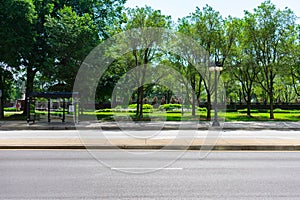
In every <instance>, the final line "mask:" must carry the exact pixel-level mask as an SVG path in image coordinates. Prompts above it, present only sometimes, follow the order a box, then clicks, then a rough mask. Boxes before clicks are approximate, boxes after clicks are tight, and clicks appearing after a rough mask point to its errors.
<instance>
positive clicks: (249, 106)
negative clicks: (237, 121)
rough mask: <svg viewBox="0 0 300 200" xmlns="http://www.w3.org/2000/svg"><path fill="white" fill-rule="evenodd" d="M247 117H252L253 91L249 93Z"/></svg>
mask: <svg viewBox="0 0 300 200" xmlns="http://www.w3.org/2000/svg"><path fill="white" fill-rule="evenodd" d="M247 116H248V117H251V91H250V92H248V93H247Z"/></svg>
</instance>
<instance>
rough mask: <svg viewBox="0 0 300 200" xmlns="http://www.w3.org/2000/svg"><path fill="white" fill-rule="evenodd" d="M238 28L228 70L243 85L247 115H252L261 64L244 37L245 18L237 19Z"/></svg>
mask: <svg viewBox="0 0 300 200" xmlns="http://www.w3.org/2000/svg"><path fill="white" fill-rule="evenodd" d="M233 25H234V26H235V27H236V28H235V31H236V33H237V34H236V38H237V43H236V45H234V48H232V53H231V56H230V58H229V63H228V66H229V67H227V72H228V73H229V75H230V76H231V77H232V78H233V79H235V80H237V81H238V82H239V85H240V86H241V94H242V95H243V98H244V101H245V102H246V104H247V116H249V117H250V116H251V98H252V94H253V86H254V83H255V81H256V79H257V75H258V73H259V72H260V68H259V66H258V65H257V64H256V62H255V59H254V57H255V55H253V51H252V50H251V48H249V45H251V44H249V43H248V42H247V41H246V40H245V38H244V26H246V25H245V21H244V20H236V21H235V23H234V24H233Z"/></svg>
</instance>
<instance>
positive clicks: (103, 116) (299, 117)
mask: <svg viewBox="0 0 300 200" xmlns="http://www.w3.org/2000/svg"><path fill="white" fill-rule="evenodd" d="M36 113H37V114H40V115H47V114H48V113H47V112H46V111H36ZM4 114H5V118H6V120H26V116H23V115H22V112H16V111H14V112H12V111H10V112H4ZM61 114H62V113H61V112H51V115H61ZM274 115H275V120H272V121H300V111H297V110H284V111H282V110H275V112H274ZM95 116H96V117H97V119H98V120H99V121H115V120H136V116H135V113H133V112H126V111H122V112H121V111H117V112H113V111H111V110H106V111H103V112H101V111H100V112H99V111H97V112H92V111H90V112H83V114H82V115H80V118H81V119H82V120H89V119H91V120H93V119H95ZM213 116H214V113H213V111H212V118H213ZM219 117H220V118H222V119H223V120H224V119H225V121H227V122H230V121H232V122H234V121H269V113H268V111H256V110H254V111H253V113H252V114H251V117H249V116H247V115H246V113H245V112H244V111H239V112H219ZM205 119H206V112H205V111H197V112H196V116H192V113H191V112H184V114H183V115H182V114H181V112H180V111H179V110H178V111H175V112H162V111H158V110H153V111H152V112H146V113H144V120H145V121H150V120H151V121H155V120H157V121H181V120H183V121H197V120H200V121H205Z"/></svg>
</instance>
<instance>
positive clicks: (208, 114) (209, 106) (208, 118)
mask: <svg viewBox="0 0 300 200" xmlns="http://www.w3.org/2000/svg"><path fill="white" fill-rule="evenodd" d="M206 109H207V111H206V120H207V121H210V120H211V94H210V92H207V105H206Z"/></svg>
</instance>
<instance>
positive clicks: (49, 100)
mask: <svg viewBox="0 0 300 200" xmlns="http://www.w3.org/2000/svg"><path fill="white" fill-rule="evenodd" d="M50 121H51V119H50V99H48V123H50Z"/></svg>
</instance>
